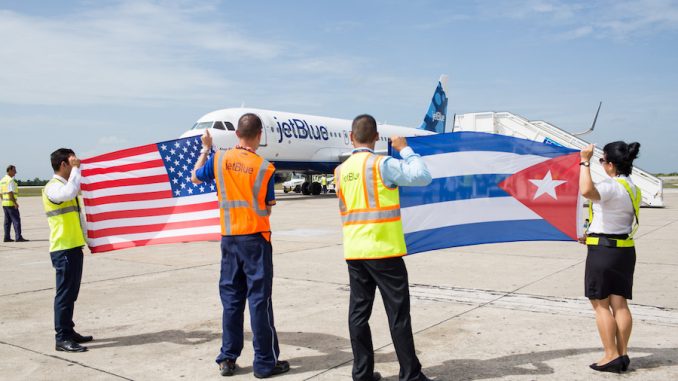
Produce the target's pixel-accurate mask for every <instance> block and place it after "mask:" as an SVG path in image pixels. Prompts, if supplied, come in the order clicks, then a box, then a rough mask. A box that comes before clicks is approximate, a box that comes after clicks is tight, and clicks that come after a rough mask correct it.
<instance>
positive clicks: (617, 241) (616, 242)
mask: <svg viewBox="0 0 678 381" xmlns="http://www.w3.org/2000/svg"><path fill="white" fill-rule="evenodd" d="M586 244H587V245H589V246H605V247H633V246H635V245H634V243H633V238H626V239H621V238H608V237H586Z"/></svg>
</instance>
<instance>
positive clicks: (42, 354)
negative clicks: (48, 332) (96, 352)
mask: <svg viewBox="0 0 678 381" xmlns="http://www.w3.org/2000/svg"><path fill="white" fill-rule="evenodd" d="M0 344H3V345H7V346H9V347H13V348H17V349H20V350H23V351H27V352H31V353H34V354H37V355H41V356H45V357H51V358H53V359H55V360H60V361H64V362H67V363H70V364H74V365H78V366H81V367H83V368H87V369H91V370H94V371H97V372H99V373H104V374H107V375H109V376H113V377H117V378H119V379H122V380H129V381H134V380H133V379H132V378H127V377H125V376H122V375H119V374H116V373H113V372H109V371H107V370H104V369H100V368H97V367H94V366H89V365H87V364H83V363H81V362H79V361H74V360H69V359H67V358H63V357H60V356H55V355H50V354H47V353H43V352H40V351H36V350H33V349H30V348H26V347H22V346H21V345H16V344H12V343H8V342H6V341H2V340H0Z"/></svg>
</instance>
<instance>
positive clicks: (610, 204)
mask: <svg viewBox="0 0 678 381" xmlns="http://www.w3.org/2000/svg"><path fill="white" fill-rule="evenodd" d="M639 149H640V144H639V143H630V144H626V143H624V142H622V141H617V142H612V143H608V144H607V145H605V147H604V148H603V158H601V159H600V164H601V165H602V166H603V169H605V172H606V173H607V175H608V176H609V178H606V179H605V180H603V181H601V182H599V183H596V184H594V183H593V180H592V179H591V170H590V167H589V166H590V162H589V160H591V157H592V156H593V145H589V146H588V147H586V148H585V149H583V150H582V151H581V165H582V168H581V172H580V177H579V188H580V191H581V194H582V196H584V197H586V198H587V199H589V200H590V203H591V204H592V206H591V207H592V211H593V218H592V219H591V220H590V221H589V226H588V229H587V232H586V237H585V239H584V242H585V243H586V245H587V248H588V254H587V257H586V275H585V281H584V282H585V294H586V297H587V298H589V300H590V301H591V305H592V306H593V309H594V311H595V313H596V325H597V326H598V333H599V334H600V339H601V341H602V342H603V347H604V349H605V354H604V355H603V357H602V358H601V359H600V360H599V361H597V362H595V363H593V364H591V365H590V367H591V369H594V370H597V371H603V372H620V371H626V370H627V369H628V366H629V363H630V360H629V357H628V354H627V346H628V342H629V337H630V336H631V327H632V318H631V311H629V308H628V304H627V302H626V300H627V299H631V296H632V289H633V272H634V268H635V264H636V250H635V247H634V246H633V239H632V237H631V235H632V232H633V230H634V221H635V222H637V206H638V205H639V204H640V189H639V188H637V187H636V186H635V185H633V183H632V182H631V179H630V177H629V176H630V175H631V170H632V168H633V160H634V159H635V158H636V157H638V151H639Z"/></svg>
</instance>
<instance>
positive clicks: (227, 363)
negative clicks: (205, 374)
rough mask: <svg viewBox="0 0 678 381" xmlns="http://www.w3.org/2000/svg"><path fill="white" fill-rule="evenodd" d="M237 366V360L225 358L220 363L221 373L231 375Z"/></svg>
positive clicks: (226, 375)
mask: <svg viewBox="0 0 678 381" xmlns="http://www.w3.org/2000/svg"><path fill="white" fill-rule="evenodd" d="M237 367H238V366H237V365H235V361H233V360H224V361H222V362H220V363H219V373H221V375H222V376H225V377H229V376H232V375H233V374H234V373H235V369H236V368H237Z"/></svg>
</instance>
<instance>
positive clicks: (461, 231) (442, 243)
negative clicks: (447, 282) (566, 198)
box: [394, 132, 575, 254]
mask: <svg viewBox="0 0 678 381" xmlns="http://www.w3.org/2000/svg"><path fill="white" fill-rule="evenodd" d="M407 142H408V145H410V146H411V147H412V148H413V150H414V152H416V153H418V154H420V155H421V156H422V159H423V160H424V161H425V162H426V165H427V166H428V169H429V171H430V172H431V176H432V178H433V181H432V182H431V184H429V185H428V186H425V187H400V188H399V189H400V205H401V209H402V221H403V229H404V232H405V242H406V244H407V251H408V253H409V254H414V253H418V252H422V251H429V250H435V249H441V248H447V247H454V246H465V245H477V244H483V243H496V242H512V241H533V240H540V241H542V240H571V239H570V238H569V237H567V236H566V235H565V234H564V233H562V232H561V231H559V230H558V229H556V228H555V227H553V226H552V225H551V224H549V223H548V222H546V221H545V220H543V219H542V218H541V217H540V216H539V215H537V214H536V213H535V212H533V211H532V210H531V209H529V208H528V207H526V206H524V205H523V204H522V203H520V202H519V201H518V200H516V199H515V198H513V197H511V196H510V195H509V194H508V193H506V192H505V191H504V190H503V189H501V188H499V185H498V184H499V183H500V182H502V181H503V180H504V179H506V178H508V177H510V176H511V175H513V174H514V173H516V172H519V171H521V170H523V169H526V168H529V167H531V166H534V165H537V164H539V163H542V162H544V161H546V160H549V159H552V158H554V157H558V156H561V155H565V154H570V153H572V152H575V150H571V149H568V148H564V147H558V146H554V145H548V144H543V143H539V142H534V141H531V140H525V139H518V138H513V137H509V136H503V135H495V134H486V133H479V132H455V133H449V134H438V135H429V136H421V137H415V138H408V139H407ZM394 156H395V157H398V155H397V154H394ZM526 186H527V185H526Z"/></svg>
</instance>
